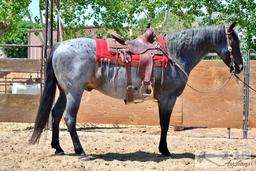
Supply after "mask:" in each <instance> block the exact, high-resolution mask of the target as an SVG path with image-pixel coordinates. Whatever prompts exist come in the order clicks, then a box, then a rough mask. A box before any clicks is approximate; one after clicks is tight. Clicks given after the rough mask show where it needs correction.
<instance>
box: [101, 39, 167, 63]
mask: <svg viewBox="0 0 256 171" xmlns="http://www.w3.org/2000/svg"><path fill="white" fill-rule="evenodd" d="M157 39H158V41H159V43H160V44H161V45H162V46H163V47H164V48H166V45H165V42H164V40H163V38H162V36H159V37H157ZM131 57H132V62H139V61H140V55H135V54H131ZM101 58H109V59H112V60H114V59H117V58H119V55H116V54H111V53H110V52H109V51H108V46H107V41H106V40H105V39H96V61H97V62H100V61H101ZM153 61H154V63H158V64H160V66H161V67H166V66H167V62H168V58H167V56H166V55H154V57H153Z"/></svg>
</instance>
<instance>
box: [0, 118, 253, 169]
mask: <svg viewBox="0 0 256 171" xmlns="http://www.w3.org/2000/svg"><path fill="white" fill-rule="evenodd" d="M32 126H33V125H32V124H22V123H0V170H1V171H4V170H15V171H19V170H21V171H23V170H33V171H35V170H49V171H58V170H61V171H63V170H64V171H65V170H68V171H70V170H75V171H77V170H86V171H87V170H100V171H102V170H132V171H134V170H160V171H165V170H189V171H190V170H256V158H255V156H256V139H255V138H256V129H251V130H250V131H249V138H248V139H242V138H241V137H242V131H241V130H240V129H231V139H228V138H227V130H226V129H203V128H200V129H199V128H197V129H188V130H184V131H178V132H177V131H173V129H172V128H171V129H170V131H169V133H168V146H169V149H170V151H171V152H172V156H171V157H163V156H161V155H160V154H159V152H158V143H159V135H160V128H159V127H158V126H124V125H122V126H120V125H99V124H97V125H96V124H85V125H82V124H79V125H78V130H79V131H78V134H79V136H80V140H81V143H82V145H83V147H84V149H85V151H86V153H87V154H88V155H90V158H91V159H90V160H89V161H82V160H80V159H79V157H78V156H76V155H75V154H74V151H73V145H72V142H71V138H70V136H69V133H68V132H67V130H66V128H65V126H64V125H62V126H61V128H62V129H61V132H60V143H61V145H62V147H63V149H64V151H65V155H64V156H55V155H53V153H54V150H53V149H52V148H51V147H50V143H51V131H50V130H49V131H45V132H44V133H43V135H42V137H41V139H40V143H39V144H38V145H29V144H28V139H29V137H30V135H31V133H32ZM241 151H247V153H249V154H250V157H249V158H246V159H245V158H240V159H239V160H237V159H236V160H235V159H233V160H232V161H230V160H228V162H226V161H225V163H226V165H225V166H224V165H218V162H220V161H218V162H217V163H216V162H215V163H214V162H212V163H214V164H215V166H212V165H211V166H209V165H205V166H204V165H203V163H200V161H199V160H197V159H198V154H202V153H201V152H213V153H215V154H219V153H221V154H223V153H224V152H225V154H235V153H234V152H241ZM216 156H217V157H218V155H215V157H216ZM208 157H209V156H208ZM226 157H227V156H226ZM206 158H207V157H206ZM219 158H220V160H221V161H224V160H225V159H226V158H225V156H219ZM207 159H209V158H207ZM201 161H202V160H201ZM205 161H206V160H205ZM208 161H213V160H212V159H210V160H208ZM203 162H204V160H203ZM231 162H233V164H232V165H231ZM246 162H247V163H246ZM227 163H229V164H227ZM248 163H249V164H248ZM222 164H223V163H222Z"/></svg>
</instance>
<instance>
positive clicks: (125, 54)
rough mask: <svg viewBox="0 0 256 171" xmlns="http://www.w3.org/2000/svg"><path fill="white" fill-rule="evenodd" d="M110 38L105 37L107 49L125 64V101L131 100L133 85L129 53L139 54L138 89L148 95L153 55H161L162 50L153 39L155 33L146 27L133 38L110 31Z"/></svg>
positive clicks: (132, 98) (149, 92) (150, 90)
mask: <svg viewBox="0 0 256 171" xmlns="http://www.w3.org/2000/svg"><path fill="white" fill-rule="evenodd" d="M111 35H112V37H113V38H112V39H107V45H108V50H109V52H110V53H112V54H118V55H119V56H120V58H121V61H122V62H123V63H125V66H126V73H127V74H126V76H127V96H126V99H125V102H126V103H127V102H133V101H134V97H133V91H134V89H133V86H132V78H131V63H132V57H131V55H132V54H134V55H139V56H140V61H139V66H138V68H139V76H140V77H141V78H142V79H143V84H142V87H141V89H140V91H141V93H142V95H144V96H145V95H150V94H151V92H152V89H151V85H150V80H151V73H152V69H153V57H154V55H156V54H157V55H163V50H162V48H160V45H159V43H158V42H157V41H156V40H155V37H156V35H155V33H154V32H153V30H152V29H151V28H150V26H149V27H147V28H146V29H145V30H144V32H143V34H141V35H139V36H138V37H137V38H136V39H134V40H129V41H125V40H124V39H123V38H122V37H120V36H119V35H117V34H114V33H111Z"/></svg>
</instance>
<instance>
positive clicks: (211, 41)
mask: <svg viewBox="0 0 256 171" xmlns="http://www.w3.org/2000/svg"><path fill="white" fill-rule="evenodd" d="M222 31H223V30H222V28H221V27H220V26H219V27H209V28H208V27H207V28H200V29H190V30H186V31H182V32H179V33H174V34H173V35H172V34H170V35H167V36H166V42H167V45H168V52H169V53H170V54H171V56H172V58H174V60H175V61H176V62H177V63H178V64H179V65H180V66H181V67H182V68H183V70H184V71H186V72H187V74H189V73H190V71H191V70H192V69H193V68H194V67H195V66H196V65H197V64H198V63H199V62H200V61H201V60H202V58H203V57H204V56H205V55H206V54H208V53H210V52H214V49H215V48H216V46H217V44H218V43H220V42H218V41H217V39H218V38H217V37H218V36H225V35H223V33H222ZM218 34H220V35H218Z"/></svg>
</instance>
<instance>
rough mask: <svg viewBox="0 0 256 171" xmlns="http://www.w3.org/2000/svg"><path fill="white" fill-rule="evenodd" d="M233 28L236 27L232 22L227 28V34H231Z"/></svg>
mask: <svg viewBox="0 0 256 171" xmlns="http://www.w3.org/2000/svg"><path fill="white" fill-rule="evenodd" d="M235 26H236V22H233V23H232V24H231V25H230V26H229V28H228V32H232V31H233V29H234V27H235Z"/></svg>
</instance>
